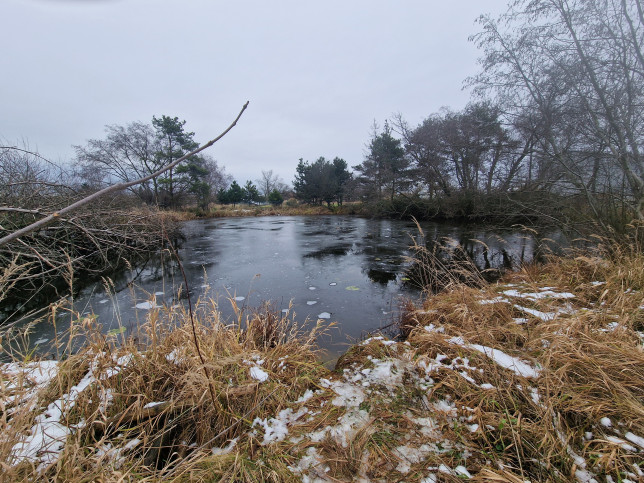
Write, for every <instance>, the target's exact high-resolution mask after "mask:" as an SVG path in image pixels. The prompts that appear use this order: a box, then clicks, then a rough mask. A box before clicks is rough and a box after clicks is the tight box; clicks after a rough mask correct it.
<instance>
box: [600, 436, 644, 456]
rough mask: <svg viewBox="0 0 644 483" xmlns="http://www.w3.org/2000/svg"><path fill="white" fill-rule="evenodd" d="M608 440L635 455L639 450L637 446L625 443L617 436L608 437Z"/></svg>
mask: <svg viewBox="0 0 644 483" xmlns="http://www.w3.org/2000/svg"><path fill="white" fill-rule="evenodd" d="M606 440H608V441H610V442H611V443H613V444H616V445H618V446H621V447H622V448H624V449H625V450H626V451H632V452H633V453H634V452H636V451H637V448H636V447H635V446H631V445H630V444H628V443H627V442H626V441H624V440H623V439H621V438H617V437H615V436H607V437H606Z"/></svg>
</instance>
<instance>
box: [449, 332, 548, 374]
mask: <svg viewBox="0 0 644 483" xmlns="http://www.w3.org/2000/svg"><path fill="white" fill-rule="evenodd" d="M448 342H450V343H451V344H455V345H460V346H461V347H465V348H467V349H473V350H475V351H478V352H480V353H482V354H485V355H486V356H487V357H489V358H490V359H492V360H493V361H494V362H496V363H497V364H498V365H499V366H501V367H504V368H505V369H509V370H511V371H513V372H514V373H515V374H517V375H519V376H523V377H528V378H536V377H539V374H540V371H539V369H536V368H534V367H532V366H531V365H529V364H528V363H526V362H523V361H522V360H520V359H518V358H516V357H512V356H509V355H507V354H506V353H505V352H503V351H501V350H499V349H493V348H492V347H487V346H484V345H479V344H469V343H467V342H465V341H464V340H463V338H462V337H452V338H451V339H450V340H449V341H448Z"/></svg>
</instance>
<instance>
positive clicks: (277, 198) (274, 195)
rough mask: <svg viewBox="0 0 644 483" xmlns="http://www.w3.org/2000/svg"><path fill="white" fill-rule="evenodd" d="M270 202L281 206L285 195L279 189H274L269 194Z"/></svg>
mask: <svg viewBox="0 0 644 483" xmlns="http://www.w3.org/2000/svg"><path fill="white" fill-rule="evenodd" d="M268 202H269V203H270V204H271V205H273V206H279V205H281V204H282V203H283V202H284V197H283V196H282V193H280V192H279V191H278V190H277V189H274V190H273V191H271V192H270V194H269V195H268Z"/></svg>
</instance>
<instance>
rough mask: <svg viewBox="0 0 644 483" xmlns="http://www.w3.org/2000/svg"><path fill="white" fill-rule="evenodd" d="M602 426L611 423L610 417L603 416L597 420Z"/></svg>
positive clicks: (610, 424) (607, 425) (609, 425)
mask: <svg viewBox="0 0 644 483" xmlns="http://www.w3.org/2000/svg"><path fill="white" fill-rule="evenodd" d="M599 422H600V423H601V425H602V426H604V427H606V428H610V427H611V426H612V425H613V422H612V421H611V420H610V418H606V417H603V418H601V419H600V420H599Z"/></svg>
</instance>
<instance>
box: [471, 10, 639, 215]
mask: <svg viewBox="0 0 644 483" xmlns="http://www.w3.org/2000/svg"><path fill="white" fill-rule="evenodd" d="M642 12H643V7H642V2H641V0H578V1H574V2H573V1H570V0H517V1H515V2H513V3H512V4H511V6H510V8H509V9H508V11H507V12H506V13H505V14H504V15H502V16H501V17H500V18H499V19H498V20H494V19H491V18H489V17H483V18H481V24H482V26H483V31H482V32H481V33H480V34H478V35H477V36H475V37H474V40H475V41H476V42H477V43H478V45H479V46H480V48H482V49H483V53H484V54H483V58H482V59H481V64H482V67H483V71H482V72H481V73H480V74H479V75H478V76H476V77H475V78H473V79H471V80H470V82H471V84H473V85H476V86H477V87H478V90H479V92H480V93H492V94H493V95H495V96H496V99H497V100H498V101H499V102H500V103H501V104H502V105H503V107H504V109H505V112H506V114H507V115H508V116H509V117H510V118H516V119H519V118H523V119H525V118H527V117H529V116H530V115H534V113H537V115H538V122H536V123H534V127H535V131H534V132H535V134H536V136H537V137H536V147H537V149H538V151H539V152H538V155H539V156H540V157H542V158H545V159H551V160H553V161H554V162H556V163H557V164H558V165H559V166H560V167H561V169H562V172H563V173H564V174H565V180H566V182H567V186H568V188H567V189H569V190H574V191H576V192H579V193H582V194H583V195H584V196H585V197H586V199H587V200H588V202H589V204H590V206H591V208H592V209H593V210H594V213H595V215H596V217H597V218H598V219H600V220H601V219H602V218H604V217H605V216H606V209H608V208H607V207H610V205H611V202H612V200H613V199H614V197H617V198H619V200H620V201H621V202H622V203H625V204H628V205H629V206H630V207H631V209H632V210H633V213H634V214H635V216H637V217H639V218H640V219H643V218H644V158H643V157H642V154H641V152H640V151H641V144H642V141H643V139H644V109H642V108H643V107H644V56H643V55H642V45H644V15H643V14H642Z"/></svg>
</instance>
